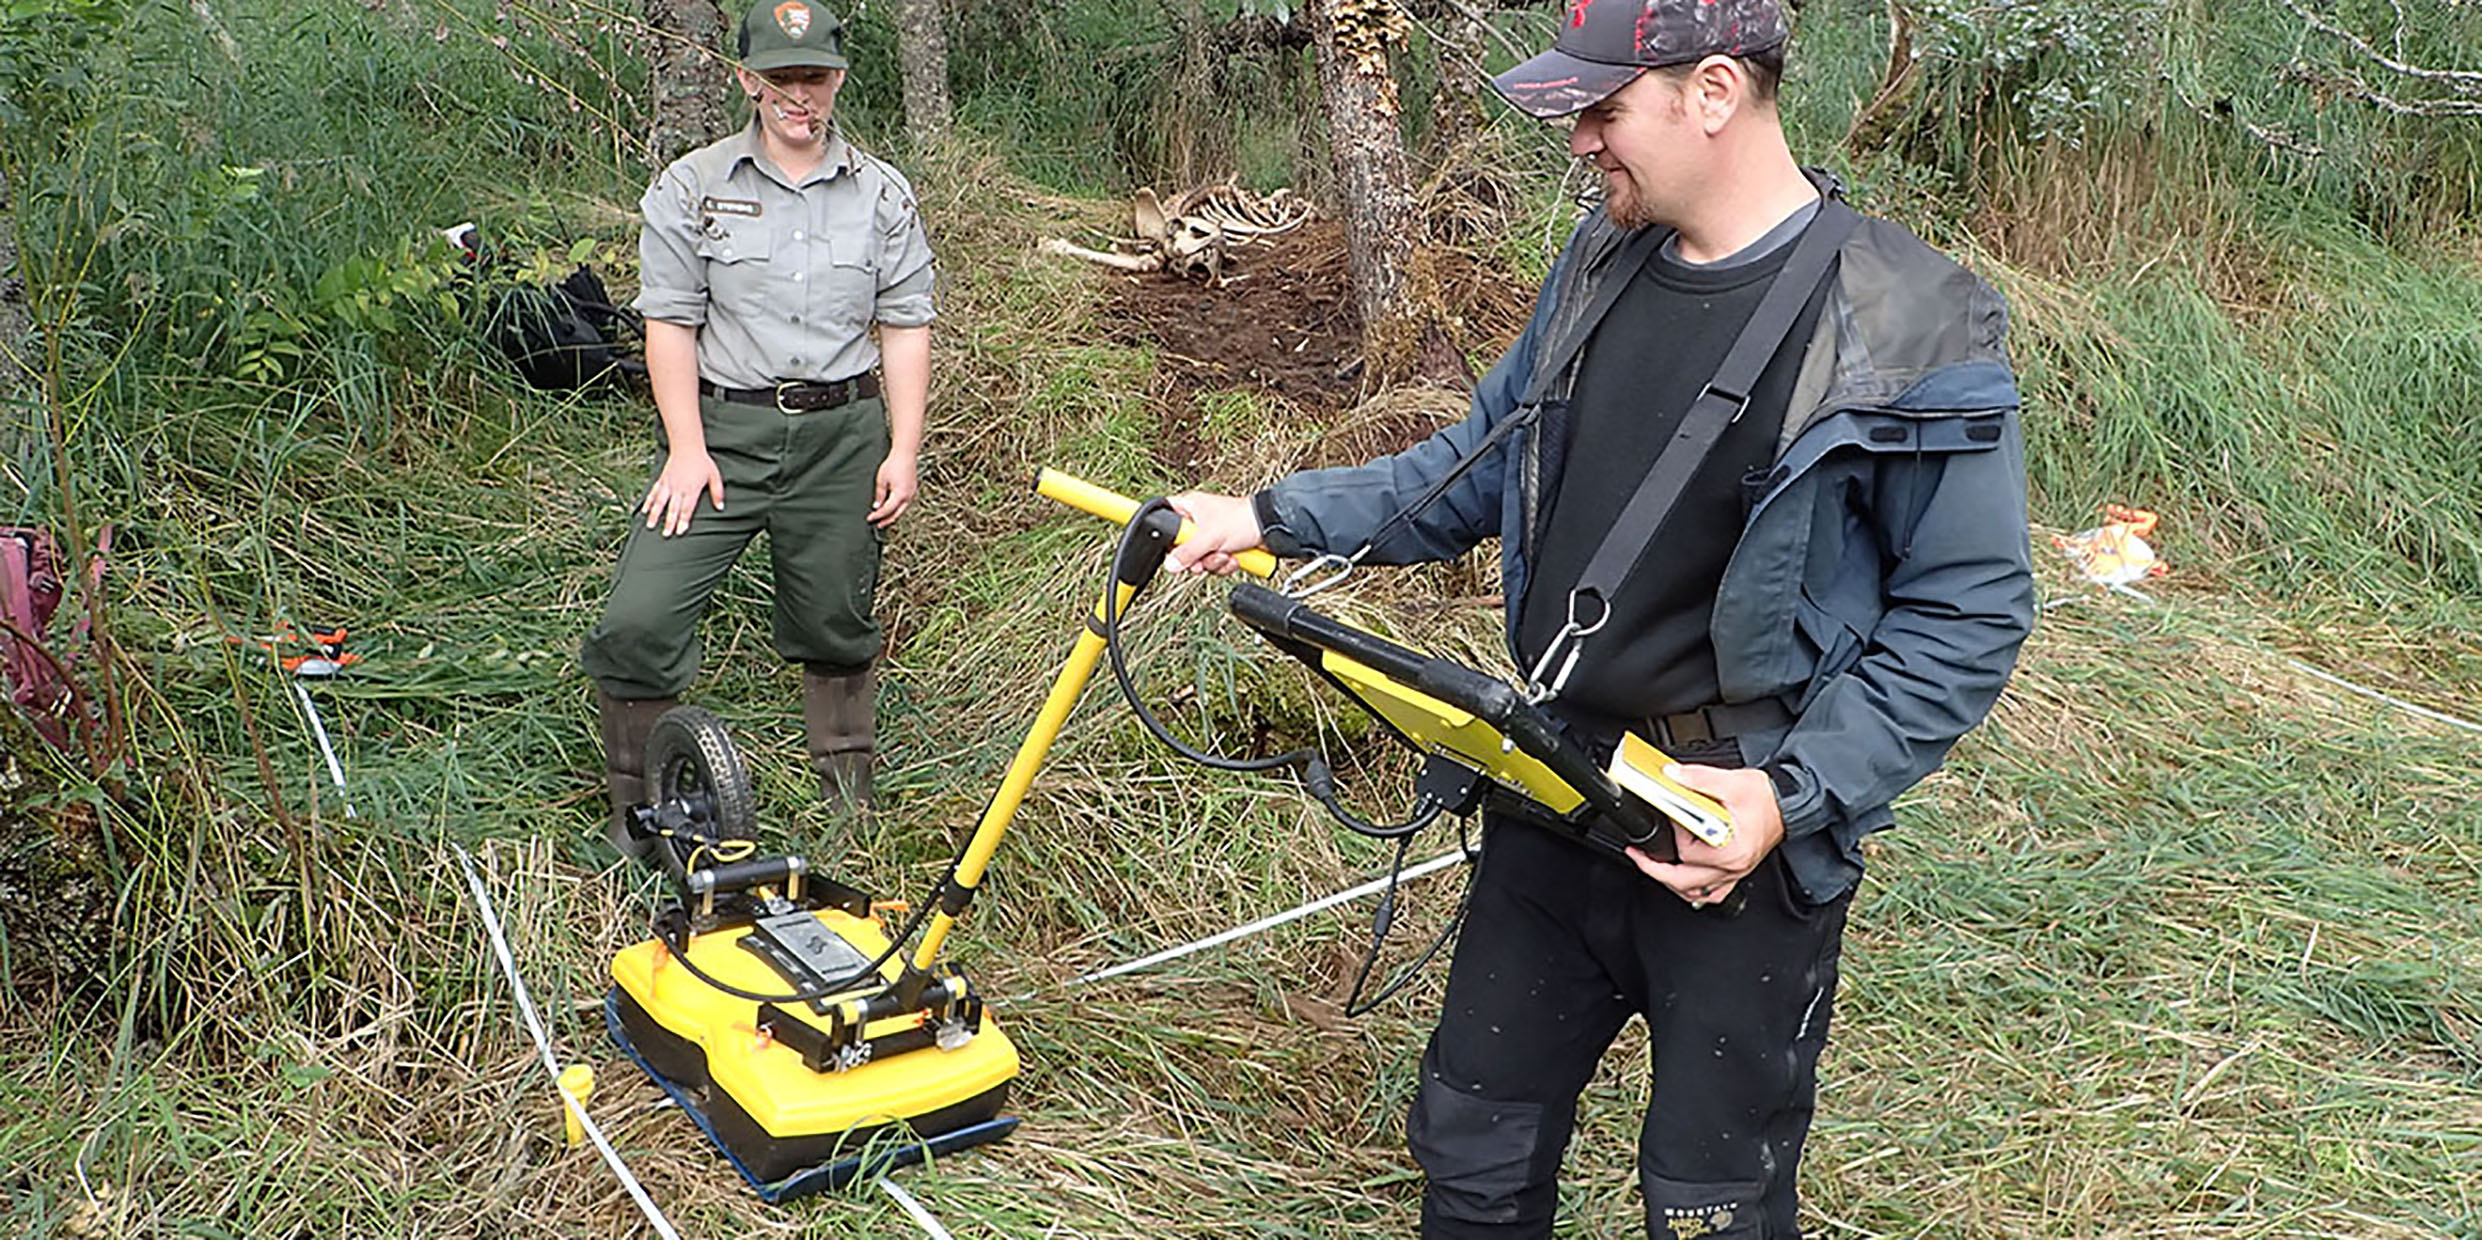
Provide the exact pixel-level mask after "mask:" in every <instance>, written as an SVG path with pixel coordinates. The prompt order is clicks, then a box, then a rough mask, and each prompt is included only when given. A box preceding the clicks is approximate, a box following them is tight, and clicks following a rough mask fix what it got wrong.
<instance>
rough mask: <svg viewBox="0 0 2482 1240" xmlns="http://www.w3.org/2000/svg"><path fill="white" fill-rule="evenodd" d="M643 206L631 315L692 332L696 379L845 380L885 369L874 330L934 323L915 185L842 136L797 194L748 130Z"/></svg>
mask: <svg viewBox="0 0 2482 1240" xmlns="http://www.w3.org/2000/svg"><path fill="white" fill-rule="evenodd" d="M638 209H639V212H640V213H641V214H642V215H643V216H644V217H645V226H644V227H643V228H642V229H640V231H639V233H638V299H637V302H636V303H635V304H636V306H637V309H638V312H639V313H640V314H643V315H645V316H646V317H648V318H650V319H655V320H658V321H660V322H665V323H677V324H680V325H682V326H684V327H695V328H698V329H699V331H698V376H699V377H700V378H702V379H707V380H710V381H712V382H715V383H717V384H721V385H723V386H725V387H736V388H756V387H767V386H770V385H772V384H775V383H777V382H779V381H782V380H833V379H849V378H852V377H853V376H855V375H858V374H861V373H862V372H864V371H866V370H869V369H870V368H871V367H873V366H876V365H878V364H879V346H878V345H877V344H876V343H874V342H873V341H872V340H871V337H870V325H871V324H872V323H874V322H877V323H882V324H885V325H887V326H889V327H920V326H922V325H924V324H926V323H929V322H930V321H931V319H932V318H933V316H934V311H933V307H932V298H931V285H932V279H933V276H932V269H931V242H930V238H929V237H928V236H926V235H924V233H923V231H922V213H921V211H920V210H918V209H917V208H916V207H915V205H914V192H913V186H912V185H910V184H907V183H906V181H905V178H904V177H903V176H902V175H901V174H899V173H898V172H897V171H896V169H894V168H891V167H889V166H888V165H887V164H885V163H883V162H881V161H879V160H877V159H874V158H872V157H870V156H869V155H865V154H863V153H862V152H860V151H857V150H855V149H853V147H852V146H851V145H850V144H848V143H846V141H845V140H844V137H843V135H841V134H833V133H831V134H830V135H829V136H828V140H827V153H826V156H825V158H823V159H821V160H820V161H819V166H818V167H817V168H816V169H814V170H812V172H811V173H810V175H808V176H806V177H803V178H802V179H801V181H800V182H799V183H798V184H796V183H794V182H793V181H791V180H790V179H788V178H787V177H786V176H785V175H784V173H783V172H782V171H780V170H778V169H777V167H776V166H775V164H774V163H773V162H772V161H770V160H769V159H768V158H767V157H766V155H765V154H764V153H763V152H762V151H761V149H760V147H759V131H758V122H757V121H756V120H752V121H751V122H750V125H749V127H748V128H746V129H744V130H742V131H741V132H740V133H737V134H734V135H733V136H731V137H728V138H725V139H724V140H723V141H721V142H716V143H713V144H711V145H708V146H703V147H700V148H699V149H697V150H695V151H692V152H690V153H689V154H687V155H684V156H682V157H681V158H680V159H678V160H676V161H674V163H673V165H672V166H671V167H669V168H666V169H664V172H663V175H662V176H659V177H657V178H655V183H654V184H653V185H651V186H649V187H648V188H647V191H646V196H645V197H644V198H642V199H640V200H639V201H638Z"/></svg>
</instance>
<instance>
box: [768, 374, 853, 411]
mask: <svg viewBox="0 0 2482 1240" xmlns="http://www.w3.org/2000/svg"><path fill="white" fill-rule="evenodd" d="M819 388H826V389H827V395H828V399H827V400H824V401H809V402H805V403H802V404H794V403H793V402H792V401H791V400H790V399H788V394H789V393H792V392H796V391H800V390H803V389H810V390H813V391H815V390H817V389H819ZM835 395H836V385H835V384H833V383H814V382H812V381H810V380H808V379H782V380H778V381H777V383H776V412H778V413H816V412H818V411H819V410H821V409H826V408H829V407H830V406H833V405H835V404H838V403H839V402H838V401H837V400H836V399H835Z"/></svg>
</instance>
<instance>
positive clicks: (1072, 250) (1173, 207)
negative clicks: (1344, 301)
mask: <svg viewBox="0 0 2482 1240" xmlns="http://www.w3.org/2000/svg"><path fill="white" fill-rule="evenodd" d="M1129 208H1130V210H1129V215H1130V228H1131V232H1132V233H1133V234H1134V235H1133V236H1130V237H1126V238H1116V239H1114V241H1113V242H1112V249H1111V250H1109V251H1103V250H1090V249H1087V248H1086V247H1084V246H1081V245H1075V244H1072V243H1070V242H1068V241H1064V240H1060V239H1058V238H1054V239H1052V240H1049V241H1046V242H1044V243H1043V246H1042V248H1043V252H1044V253H1047V254H1061V255H1066V256H1068V257H1070V258H1082V259H1084V260H1086V261H1087V262H1090V263H1101V264H1102V265H1104V266H1106V267H1112V268H1116V269H1118V270H1121V271H1171V272H1173V273H1174V274H1176V275H1182V276H1197V275H1204V276H1205V277H1206V278H1207V280H1208V282H1209V283H1213V282H1215V281H1218V280H1221V279H1222V278H1223V274H1224V255H1225V251H1226V250H1227V249H1229V248H1231V247H1234V246H1242V245H1250V244H1253V243H1264V242H1266V241H1268V240H1269V239H1270V238H1274V237H1278V236H1282V235H1283V234H1285V233H1288V232H1291V231H1292V230H1294V229H1296V228H1299V227H1301V226H1302V225H1303V224H1305V223H1307V222H1309V220H1310V217H1311V216H1313V215H1315V214H1316V211H1315V210H1314V209H1313V208H1312V207H1311V206H1310V204H1309V203H1308V202H1305V201H1303V200H1302V199H1299V198H1296V197H1294V196H1293V191H1291V190H1289V189H1279V190H1276V191H1274V192H1272V193H1270V194H1267V195H1266V196H1264V197H1261V196H1259V195H1257V194H1253V193H1251V192H1250V191H1248V190H1246V189H1243V188H1241V187H1240V186H1238V185H1235V184H1233V183H1232V182H1230V181H1226V182H1224V183H1223V184H1221V185H1205V186H1200V187H1198V188H1196V189H1190V190H1184V191H1182V192H1181V193H1178V194H1175V195H1173V196H1172V200H1171V201H1170V202H1164V201H1162V200H1160V199H1158V198H1157V197H1156V196H1155V191H1154V190H1153V189H1151V188H1150V189H1141V190H1139V191H1138V192H1137V193H1136V194H1134V195H1132V196H1131V198H1130V203H1129Z"/></svg>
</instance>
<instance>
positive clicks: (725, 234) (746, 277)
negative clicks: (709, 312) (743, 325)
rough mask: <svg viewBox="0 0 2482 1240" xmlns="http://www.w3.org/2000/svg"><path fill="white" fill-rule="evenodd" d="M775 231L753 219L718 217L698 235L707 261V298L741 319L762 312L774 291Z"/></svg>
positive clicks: (719, 308) (699, 246)
mask: <svg viewBox="0 0 2482 1240" xmlns="http://www.w3.org/2000/svg"><path fill="white" fill-rule="evenodd" d="M775 245H776V238H775V234H774V233H773V232H771V231H769V230H768V229H766V228H764V227H761V226H760V225H759V223H758V221H756V220H738V219H726V218H722V217H717V218H715V219H713V220H712V221H710V222H709V223H708V225H707V227H706V228H705V230H704V231H702V232H701V233H700V234H699V237H698V257H700V258H702V259H704V260H706V264H707V299H708V301H709V302H711V303H712V304H713V306H714V308H715V309H718V310H722V311H724V312H725V313H727V314H733V315H739V316H742V317H744V318H748V317H752V316H756V315H758V314H761V313H763V312H764V311H765V310H766V307H767V301H768V297H769V296H770V295H771V294H772V293H773V292H774V291H775V290H774V283H775V266H776V264H775V261H774V255H775Z"/></svg>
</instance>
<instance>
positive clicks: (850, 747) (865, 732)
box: [801, 667, 878, 814]
mask: <svg viewBox="0 0 2482 1240" xmlns="http://www.w3.org/2000/svg"><path fill="white" fill-rule="evenodd" d="M877 688H878V680H877V677H876V675H875V674H874V673H873V672H872V671H871V669H870V668H868V667H863V668H859V669H837V670H821V669H819V668H816V667H805V668H803V669H802V677H801V716H802V727H803V731H804V733H805V735H806V736H807V737H808V740H809V742H810V769H811V770H813V771H815V772H817V773H818V776H819V797H820V799H821V800H824V801H826V802H827V803H828V804H829V805H831V806H835V807H839V808H842V809H846V810H849V811H851V812H854V813H857V814H862V813H868V812H870V810H871V809H872V807H873V806H874V804H875V802H874V800H873V799H872V796H871V787H870V768H871V759H872V755H873V751H874V748H875V747H874V746H873V744H872V741H871V736H872V725H873V722H874V719H873V715H874V712H875V710H876V700H877Z"/></svg>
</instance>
